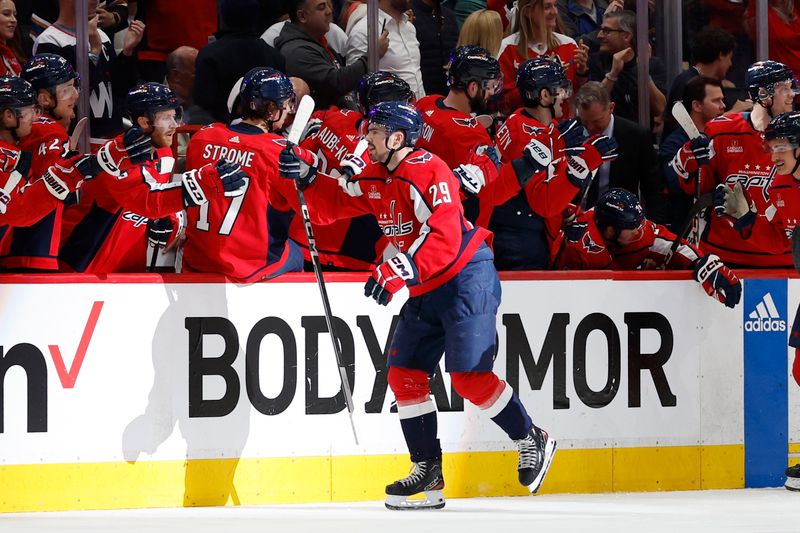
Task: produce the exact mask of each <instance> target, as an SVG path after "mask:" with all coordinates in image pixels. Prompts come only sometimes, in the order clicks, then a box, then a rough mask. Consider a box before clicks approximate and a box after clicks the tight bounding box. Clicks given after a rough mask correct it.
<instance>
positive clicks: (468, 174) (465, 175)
mask: <svg viewBox="0 0 800 533" xmlns="http://www.w3.org/2000/svg"><path fill="white" fill-rule="evenodd" d="M453 174H455V175H456V178H458V181H459V182H460V183H461V189H462V190H463V191H464V194H466V195H467V196H473V195H475V194H478V193H479V192H481V189H483V186H484V185H486V176H484V175H483V171H482V170H481V169H480V167H478V166H476V165H458V166H457V167H456V168H454V169H453Z"/></svg>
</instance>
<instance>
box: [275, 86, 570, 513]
mask: <svg viewBox="0 0 800 533" xmlns="http://www.w3.org/2000/svg"><path fill="white" fill-rule="evenodd" d="M367 120H368V126H367V137H366V140H367V142H368V145H369V156H370V160H371V161H372V163H371V164H369V165H368V166H366V168H364V170H363V171H362V172H361V173H360V174H358V175H357V176H355V177H353V178H352V179H351V180H350V182H349V183H348V184H347V186H346V187H344V188H339V187H338V184H337V182H336V181H335V180H332V179H328V178H326V177H324V176H323V177H321V178H320V179H317V180H316V181H315V177H316V169H315V168H314V167H313V166H309V164H313V154H309V153H308V152H307V151H304V150H302V149H297V148H295V149H294V150H290V149H288V148H287V149H286V150H284V151H283V152H281V175H283V176H284V177H287V178H292V179H294V180H295V181H296V183H297V185H298V187H301V188H307V190H306V198H307V200H308V204H309V210H310V211H311V216H312V218H313V219H317V220H319V221H320V222H323V223H325V222H326V221H328V220H331V219H334V218H336V217H337V216H354V215H360V214H364V213H372V214H374V215H375V216H376V218H377V219H378V222H379V224H380V225H381V228H382V229H383V232H384V234H385V235H386V236H387V237H388V238H389V241H390V242H391V243H392V244H393V245H394V246H395V248H397V250H398V251H399V252H398V253H397V255H395V256H394V257H392V258H391V259H389V260H388V261H385V262H383V263H381V264H380V265H378V266H377V267H375V268H374V269H373V272H372V276H371V277H370V278H369V280H367V284H366V286H365V288H364V290H365V295H366V296H369V297H372V298H374V299H375V300H376V301H377V302H378V303H379V304H382V305H386V304H387V303H388V302H389V301H390V300H391V299H392V296H393V295H394V294H395V293H397V291H399V290H400V289H401V288H402V287H404V286H408V289H409V292H410V298H409V300H408V301H407V302H406V303H405V305H404V306H403V308H402V310H401V311H400V321H399V323H398V325H397V329H396V330H395V333H394V336H393V338H392V341H391V345H390V349H389V360H388V366H389V375H388V381H389V386H390V387H391V388H392V391H393V392H394V395H395V398H396V400H397V409H398V414H399V415H400V425H401V427H402V429H403V435H404V436H405V440H406V444H407V445H408V449H409V452H410V454H411V461H412V462H413V463H414V465H413V469H412V471H411V473H410V474H409V475H408V477H405V478H403V479H400V480H398V481H396V482H394V483H392V484H390V485H388V486H387V487H386V494H387V497H386V506H387V507H388V508H389V509H397V510H400V509H419V508H434V509H439V508H442V507H444V503H445V502H444V496H443V495H442V489H443V488H444V477H443V474H442V449H441V447H440V446H439V440H438V438H437V423H436V409H435V406H434V403H433V401H432V400H431V398H430V388H429V383H428V379H429V376H430V375H431V374H432V373H433V372H434V371H435V370H436V368H437V366H438V363H439V360H440V359H441V357H442V354H443V353H444V357H445V370H446V371H447V372H450V376H451V379H452V383H453V386H454V387H455V389H456V391H457V392H458V393H459V394H460V395H461V396H463V397H464V398H467V399H468V400H469V401H471V402H472V403H474V404H475V405H477V406H478V407H479V408H480V409H482V410H483V411H484V412H485V413H486V414H487V415H488V416H489V417H490V418H491V419H492V420H493V421H494V422H495V423H496V424H497V425H498V426H500V427H501V428H502V429H503V430H504V431H505V432H506V433H507V434H508V436H509V437H510V438H511V439H512V440H513V441H514V442H515V443H516V444H517V446H518V447H519V466H518V470H519V481H520V483H522V484H523V485H525V486H527V487H529V488H530V490H531V492H536V491H537V490H538V489H539V487H540V486H541V484H542V481H543V480H544V477H545V475H546V473H547V469H548V467H549V466H550V462H551V461H552V459H553V455H554V454H555V449H556V442H555V440H553V439H552V438H550V437H549V436H548V434H547V432H545V431H544V430H542V429H540V428H538V427H536V426H535V425H534V424H533V422H532V421H531V419H530V417H529V416H528V413H527V412H526V411H525V408H524V407H523V405H522V403H521V402H520V400H519V398H518V397H517V395H516V394H515V393H514V391H513V390H512V388H511V387H510V386H509V385H508V384H507V383H505V382H504V381H502V380H500V379H499V378H498V377H497V375H495V374H494V373H493V372H492V364H493V355H494V353H495V348H496V346H495V323H496V313H497V307H498V305H499V303H500V282H499V280H498V277H497V271H496V270H495V268H494V265H493V263H492V251H491V249H490V248H489V246H488V245H487V243H486V241H487V239H488V238H489V236H490V235H491V234H490V233H489V232H488V231H487V230H485V229H483V228H480V227H474V226H472V224H470V223H469V222H468V221H467V220H466V219H465V218H464V211H463V208H462V207H461V202H460V201H459V197H458V190H459V186H460V184H459V182H458V180H457V179H456V177H455V175H454V174H453V172H452V171H451V170H450V167H449V166H448V165H447V164H446V163H444V161H442V160H441V159H439V158H438V157H437V156H435V155H433V154H431V153H430V152H427V151H425V150H421V149H416V150H415V149H414V144H415V143H416V141H417V139H418V138H419V135H420V131H421V128H422V119H421V117H420V114H419V112H418V111H417V110H416V109H415V108H414V106H413V105H410V104H408V103H405V102H383V103H380V104H378V105H376V106H375V107H374V108H373V109H371V110H370V112H369V115H368V117H367ZM312 183H314V186H313V187H309V186H310V185H311V184H312ZM345 191H346V192H345ZM365 192H366V193H367V194H364V193H365ZM422 492H424V493H425V496H426V499H425V500H423V501H408V500H407V497H409V496H412V495H415V494H419V493H422Z"/></svg>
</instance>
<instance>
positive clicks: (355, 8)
mask: <svg viewBox="0 0 800 533" xmlns="http://www.w3.org/2000/svg"><path fill="white" fill-rule="evenodd" d="M366 16H367V0H347V1H346V2H345V3H344V5H343V6H342V11H341V13H340V14H339V26H341V28H342V29H343V30H344V31H345V33H347V34H348V35H350V30H352V29H353V26H355V25H356V23H357V22H358V21H359V20H361V19H362V18H364V17H366Z"/></svg>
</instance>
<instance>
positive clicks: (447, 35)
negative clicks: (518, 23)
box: [390, 0, 502, 94]
mask: <svg viewBox="0 0 800 533" xmlns="http://www.w3.org/2000/svg"><path fill="white" fill-rule="evenodd" d="M411 5H412V8H413V9H414V27H415V28H416V29H417V39H418V40H419V48H420V54H421V56H420V65H421V67H422V83H423V85H424V86H425V94H445V93H446V92H447V78H446V76H445V72H444V66H445V65H446V64H447V62H448V60H449V59H450V54H451V53H452V52H453V50H454V49H455V47H456V41H457V40H458V23H457V22H456V14H455V13H453V11H452V10H451V9H450V8H449V7H446V6H443V5H442V2H441V1H440V0H412V4H411ZM498 18H499V17H498ZM501 34H502V30H501ZM390 46H391V45H390ZM497 46H498V48H499V46H500V40H499V39H498V40H497ZM494 54H495V56H496V54H497V52H496V51H495V52H494Z"/></svg>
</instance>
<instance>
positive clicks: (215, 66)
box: [194, 0, 286, 122]
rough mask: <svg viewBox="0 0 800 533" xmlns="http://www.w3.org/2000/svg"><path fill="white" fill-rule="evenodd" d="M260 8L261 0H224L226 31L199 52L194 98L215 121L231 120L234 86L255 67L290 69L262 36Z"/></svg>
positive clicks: (218, 34)
mask: <svg viewBox="0 0 800 533" xmlns="http://www.w3.org/2000/svg"><path fill="white" fill-rule="evenodd" d="M257 10H258V0H223V2H222V4H221V5H220V15H221V17H222V30H221V31H219V32H218V33H217V34H216V37H217V40H216V41H214V42H213V43H209V44H208V45H207V46H205V47H203V48H202V49H201V50H200V53H199V54H198V55H197V67H196V75H195V84H194V101H195V103H197V105H198V106H200V107H202V108H203V109H205V110H206V111H207V112H208V113H209V114H210V115H211V116H212V117H214V120H215V121H219V122H227V121H228V120H229V114H228V108H227V105H226V102H227V99H228V94H229V93H230V92H231V87H233V84H234V83H236V80H238V79H239V78H241V77H242V76H244V75H245V74H246V73H247V72H249V71H250V70H251V69H253V68H255V67H259V66H261V67H272V68H275V69H277V70H280V71H282V72H284V71H285V70H286V64H285V61H284V58H283V56H282V55H281V54H280V53H278V51H277V50H275V49H274V48H272V47H271V46H269V45H268V44H267V43H265V42H264V41H262V40H261V39H260V38H259V35H258V33H257V31H256V27H255V23H256V21H257V18H256V17H254V16H253V13H255V12H257Z"/></svg>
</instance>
